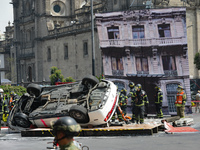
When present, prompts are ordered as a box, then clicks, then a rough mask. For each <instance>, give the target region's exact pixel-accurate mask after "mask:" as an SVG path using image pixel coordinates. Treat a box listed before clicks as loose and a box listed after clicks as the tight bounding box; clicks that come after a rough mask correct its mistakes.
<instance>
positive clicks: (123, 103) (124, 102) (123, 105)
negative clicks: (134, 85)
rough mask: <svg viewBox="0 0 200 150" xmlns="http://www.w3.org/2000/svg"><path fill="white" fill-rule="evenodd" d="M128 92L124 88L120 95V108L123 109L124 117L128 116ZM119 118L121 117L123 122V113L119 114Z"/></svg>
mask: <svg viewBox="0 0 200 150" xmlns="http://www.w3.org/2000/svg"><path fill="white" fill-rule="evenodd" d="M126 92H127V90H126V89H125V88H123V89H122V90H121V93H120V95H119V106H120V107H121V109H122V111H123V113H124V116H125V115H126V108H127V102H128V97H127V96H126ZM119 116H120V118H121V120H123V118H122V114H121V113H120V114H119Z"/></svg>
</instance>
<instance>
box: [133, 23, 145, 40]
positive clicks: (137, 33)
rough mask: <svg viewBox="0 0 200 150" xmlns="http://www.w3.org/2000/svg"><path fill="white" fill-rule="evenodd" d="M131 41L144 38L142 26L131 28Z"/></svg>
mask: <svg viewBox="0 0 200 150" xmlns="http://www.w3.org/2000/svg"><path fill="white" fill-rule="evenodd" d="M132 32H133V39H142V38H144V26H134V27H132Z"/></svg>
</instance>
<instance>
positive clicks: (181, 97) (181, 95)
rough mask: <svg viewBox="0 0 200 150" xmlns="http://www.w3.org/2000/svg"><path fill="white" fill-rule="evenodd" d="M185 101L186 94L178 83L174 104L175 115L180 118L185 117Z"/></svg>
mask: <svg viewBox="0 0 200 150" xmlns="http://www.w3.org/2000/svg"><path fill="white" fill-rule="evenodd" d="M185 103H186V94H185V92H184V91H183V87H182V86H180V85H178V88H177V95H176V101H175V106H176V111H177V116H180V118H185Z"/></svg>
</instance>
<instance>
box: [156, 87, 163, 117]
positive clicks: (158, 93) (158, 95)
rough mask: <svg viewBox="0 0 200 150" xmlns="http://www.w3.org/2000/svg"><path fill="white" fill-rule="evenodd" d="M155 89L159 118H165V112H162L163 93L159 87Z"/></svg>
mask: <svg viewBox="0 0 200 150" xmlns="http://www.w3.org/2000/svg"><path fill="white" fill-rule="evenodd" d="M155 89H156V95H155V105H156V113H157V117H158V118H163V112H162V101H163V93H162V90H161V89H160V88H159V87H156V88H155Z"/></svg>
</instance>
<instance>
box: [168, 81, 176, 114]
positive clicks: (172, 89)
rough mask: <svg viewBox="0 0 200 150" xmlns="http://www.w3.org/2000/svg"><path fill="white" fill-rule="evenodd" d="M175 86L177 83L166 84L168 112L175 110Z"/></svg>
mask: <svg viewBox="0 0 200 150" xmlns="http://www.w3.org/2000/svg"><path fill="white" fill-rule="evenodd" d="M177 87H178V83H170V84H167V85H166V91H167V102H168V109H169V112H172V113H173V112H176V107H175V104H174V103H175V100H176V99H175V98H176V93H177Z"/></svg>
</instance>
